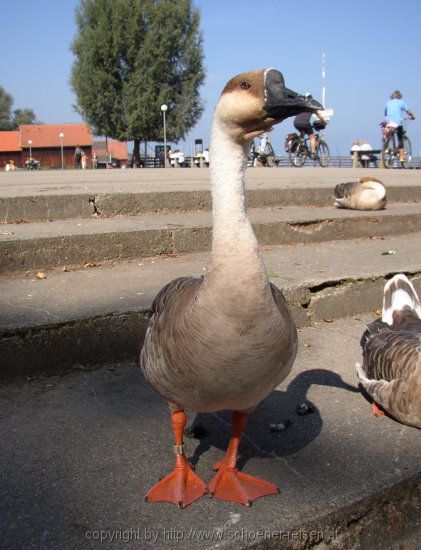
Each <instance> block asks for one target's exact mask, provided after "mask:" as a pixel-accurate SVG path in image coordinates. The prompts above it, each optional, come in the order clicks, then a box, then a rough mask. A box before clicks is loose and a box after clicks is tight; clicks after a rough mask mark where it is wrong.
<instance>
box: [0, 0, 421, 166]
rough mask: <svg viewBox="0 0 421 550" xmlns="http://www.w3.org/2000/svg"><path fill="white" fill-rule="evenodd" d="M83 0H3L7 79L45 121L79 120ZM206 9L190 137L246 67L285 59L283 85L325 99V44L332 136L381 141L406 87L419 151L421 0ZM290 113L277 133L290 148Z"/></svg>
mask: <svg viewBox="0 0 421 550" xmlns="http://www.w3.org/2000/svg"><path fill="white" fill-rule="evenodd" d="M77 4H78V1H77V0H37V2H34V1H33V0H13V1H12V0H0V8H1V12H2V13H3V15H5V16H6V19H5V20H4V21H3V24H2V29H1V33H0V48H1V51H2V52H3V67H2V71H1V78H0V85H1V86H3V88H5V89H6V90H7V91H8V92H9V93H11V94H12V95H13V97H14V99H15V103H14V108H24V107H30V108H33V109H34V111H35V113H36V115H37V117H38V119H39V120H42V121H43V122H45V123H60V122H79V121H81V119H80V117H79V115H78V114H77V113H76V112H75V111H74V110H73V107H72V106H73V104H74V103H75V98H74V95H73V92H72V90H71V89H70V86H69V75H70V68H71V65H72V62H73V56H72V54H71V52H70V50H69V45H70V42H71V41H72V38H73V36H74V34H75V24H74V9H75V6H76V5H77ZM195 5H196V6H197V7H198V8H199V9H200V11H201V16H202V30H203V33H204V51H205V66H206V73H207V77H206V82H205V85H204V86H203V88H202V96H203V98H204V100H205V104H206V110H205V113H204V114H203V116H202V118H201V120H200V121H199V123H198V124H197V125H196V127H195V128H194V129H193V130H192V131H191V132H190V133H189V135H188V136H187V137H186V146H185V149H186V150H188V148H189V146H190V144H191V143H192V142H193V140H194V139H195V138H199V137H201V138H203V139H204V141H205V144H207V143H208V139H209V133H210V125H211V119H212V112H213V109H214V106H215V103H216V102H217V100H218V96H219V94H220V92H221V90H222V88H223V86H224V85H225V82H226V81H227V80H228V79H229V78H231V77H232V76H234V75H235V74H238V73H240V72H243V71H247V70H250V69H255V68H260V67H275V68H277V69H280V70H281V71H282V72H283V74H284V77H285V81H286V85H287V86H288V87H289V88H292V89H293V90H296V91H300V92H307V91H309V92H312V93H313V95H314V96H315V97H316V98H319V99H321V89H322V78H321V55H322V52H323V51H324V52H325V53H326V62H327V80H326V85H327V93H326V100H327V101H326V103H327V106H328V107H331V108H333V109H334V111H335V115H334V117H333V119H332V121H331V123H330V125H329V127H328V129H327V133H326V138H327V141H328V143H329V145H330V146H331V152H332V154H342V155H345V154H347V153H348V151H349V147H350V144H351V142H352V140H353V139H366V140H367V141H368V142H369V143H371V145H372V146H373V147H375V148H377V147H379V146H380V139H381V136H380V131H379V126H378V124H379V122H380V121H381V120H382V115H383V109H384V104H385V102H386V100H387V99H388V97H389V95H390V93H391V92H392V91H393V90H395V89H400V90H401V92H402V93H403V97H404V100H405V101H406V102H407V104H408V106H409V108H410V109H411V110H412V111H413V112H414V113H415V115H417V116H418V117H419V119H417V120H416V121H415V122H412V123H409V124H408V134H409V136H410V138H411V140H412V143H413V149H414V153H415V154H416V155H419V156H421V69H420V62H419V55H420V53H421V33H420V29H421V0H402V1H401V2H396V1H395V0H352V1H351V2H348V1H344V0H312V1H308V0H300V1H294V2H293V1H291V0H266V1H259V0H230V1H227V0H196V1H195ZM291 130H292V122H291V121H285V122H284V123H283V124H281V125H280V126H278V127H277V128H276V129H275V130H274V131H273V133H272V142H273V144H274V147H275V151H276V152H277V153H278V154H280V153H282V152H283V142H284V137H285V135H286V134H287V133H288V132H289V131H291Z"/></svg>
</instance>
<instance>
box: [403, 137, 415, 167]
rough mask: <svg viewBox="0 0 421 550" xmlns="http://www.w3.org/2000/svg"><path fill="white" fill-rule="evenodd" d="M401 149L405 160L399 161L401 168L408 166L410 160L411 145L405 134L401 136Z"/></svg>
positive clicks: (409, 165)
mask: <svg viewBox="0 0 421 550" xmlns="http://www.w3.org/2000/svg"><path fill="white" fill-rule="evenodd" d="M403 150H404V159H405V161H404V162H402V163H401V164H402V168H410V167H411V161H412V146H411V142H410V141H409V138H407V137H406V136H405V137H404V138H403Z"/></svg>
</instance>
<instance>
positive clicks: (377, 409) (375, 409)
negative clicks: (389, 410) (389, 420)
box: [371, 401, 386, 416]
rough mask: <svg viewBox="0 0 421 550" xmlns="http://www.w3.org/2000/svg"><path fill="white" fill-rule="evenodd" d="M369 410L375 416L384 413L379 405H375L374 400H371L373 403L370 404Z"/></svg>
mask: <svg viewBox="0 0 421 550" xmlns="http://www.w3.org/2000/svg"><path fill="white" fill-rule="evenodd" d="M371 410H372V411H373V413H374V414H375V415H376V416H385V415H386V411H385V410H384V409H383V408H382V407H381V406H380V405H377V403H376V402H375V401H373V403H372V404H371Z"/></svg>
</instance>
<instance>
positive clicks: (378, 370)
mask: <svg viewBox="0 0 421 550" xmlns="http://www.w3.org/2000/svg"><path fill="white" fill-rule="evenodd" d="M361 346H362V348H363V358H364V362H363V365H362V367H361V365H359V364H358V363H357V365H356V367H357V374H358V377H359V379H360V381H361V384H362V386H363V387H364V388H365V390H366V391H367V393H368V394H369V395H370V396H371V397H372V398H373V399H374V403H373V405H372V409H373V412H374V413H375V414H376V415H377V416H380V415H381V414H384V413H383V412H382V410H381V409H384V410H385V411H386V412H387V413H389V415H390V416H392V417H393V418H395V419H396V420H398V421H399V422H402V423H403V424H408V425H410V426H415V427H416V428H421V305H420V301H419V299H418V296H417V293H416V292H415V289H414V287H413V285H412V283H411V282H410V281H409V280H408V278H407V277H406V276H405V275H395V276H394V277H393V279H391V280H390V281H388V282H387V283H386V286H385V288H384V298H383V312H382V317H381V319H377V320H376V321H374V323H371V324H370V325H368V327H367V330H366V331H365V332H364V334H363V337H362V339H361ZM376 404H378V405H380V407H381V408H380V409H379V407H377V405H376Z"/></svg>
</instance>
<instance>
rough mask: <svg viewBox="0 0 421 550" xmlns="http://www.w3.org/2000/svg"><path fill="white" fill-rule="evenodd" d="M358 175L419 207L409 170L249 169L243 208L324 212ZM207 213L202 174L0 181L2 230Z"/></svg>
mask: <svg viewBox="0 0 421 550" xmlns="http://www.w3.org/2000/svg"><path fill="white" fill-rule="evenodd" d="M362 175H364V176H365V175H372V176H374V177H377V178H380V179H382V180H383V181H384V183H385V185H386V186H387V193H388V198H389V202H411V201H419V202H421V184H420V180H419V174H418V173H417V172H416V171H415V170H413V171H410V170H400V171H396V170H395V171H390V170H364V171H359V170H349V169H320V168H314V169H311V170H305V169H303V170H297V169H294V168H292V169H291V168H283V169H278V168H253V169H250V170H248V171H247V199H248V204H249V206H250V207H251V208H261V207H266V206H292V205H295V206H328V205H331V204H332V193H333V188H334V186H335V185H336V184H337V183H341V182H344V181H355V180H356V179H358V178H359V177H361V176H362ZM210 208H211V196H210V191H209V171H208V170H207V169H203V170H193V169H192V170H158V169H157V170H129V171H127V170H114V171H112V170H110V171H106V170H99V171H89V172H86V171H85V172H82V171H75V170H69V171H64V172H61V171H60V172H57V171H52V172H39V173H29V172H19V173H16V174H4V173H3V174H0V221H2V222H3V223H5V222H7V223H14V222H21V221H48V220H60V219H69V218H76V217H90V216H92V215H93V214H94V213H99V214H100V215H101V216H114V215H139V214H148V213H154V212H161V213H165V212H178V211H197V210H210Z"/></svg>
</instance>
